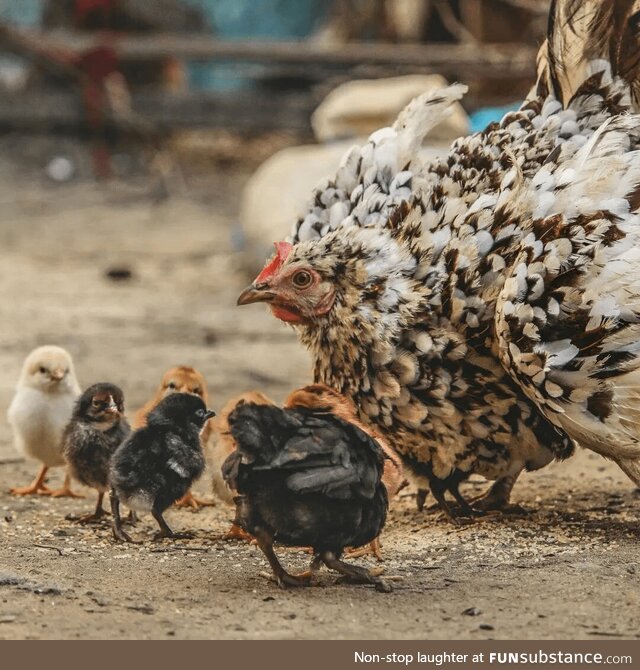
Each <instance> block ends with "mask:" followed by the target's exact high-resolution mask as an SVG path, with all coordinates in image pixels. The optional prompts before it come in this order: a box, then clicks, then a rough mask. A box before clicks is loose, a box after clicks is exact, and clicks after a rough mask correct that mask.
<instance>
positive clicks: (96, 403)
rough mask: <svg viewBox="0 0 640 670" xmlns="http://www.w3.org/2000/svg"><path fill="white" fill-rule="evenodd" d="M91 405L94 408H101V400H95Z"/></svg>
mask: <svg viewBox="0 0 640 670" xmlns="http://www.w3.org/2000/svg"><path fill="white" fill-rule="evenodd" d="M91 404H92V405H93V406H94V407H100V401H99V400H96V399H95V398H94V399H93V400H92V401H91Z"/></svg>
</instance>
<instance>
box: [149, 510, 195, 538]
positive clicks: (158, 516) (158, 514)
mask: <svg viewBox="0 0 640 670" xmlns="http://www.w3.org/2000/svg"><path fill="white" fill-rule="evenodd" d="M151 514H152V515H153V518H154V519H155V520H156V521H157V522H158V526H160V530H159V531H158V532H157V533H156V534H155V535H154V538H153V539H154V540H162V539H163V538H165V537H167V538H170V539H172V540H187V539H190V538H192V537H193V533H189V532H186V533H174V532H173V531H172V530H171V528H169V524H168V523H167V522H166V521H165V520H164V517H163V516H162V511H161V510H160V509H159V508H158V507H156V506H155V505H154V506H153V508H152V509H151Z"/></svg>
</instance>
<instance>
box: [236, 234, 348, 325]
mask: <svg viewBox="0 0 640 670" xmlns="http://www.w3.org/2000/svg"><path fill="white" fill-rule="evenodd" d="M275 247H276V253H275V255H274V256H273V258H272V259H271V260H270V261H269V262H268V263H267V264H266V265H265V267H264V269H263V270H262V272H261V273H260V274H259V275H258V276H257V277H256V279H255V280H254V282H253V283H252V284H251V286H249V287H248V288H246V289H245V290H244V291H243V292H242V293H241V294H240V297H239V298H238V305H248V304H249V303H252V302H268V303H269V306H270V307H271V311H272V312H273V315H274V316H275V317H276V318H278V319H281V320H282V321H286V322H288V323H302V322H307V321H312V320H315V319H317V318H319V317H322V316H324V315H326V314H327V313H328V312H329V311H330V310H331V308H332V307H333V304H334V302H335V298H336V286H335V282H334V281H333V280H334V277H333V272H332V263H331V260H330V259H329V258H325V259H324V262H322V259H320V258H317V257H314V256H312V257H305V255H303V254H296V248H294V247H293V246H292V245H291V244H289V243H288V242H276V244H275Z"/></svg>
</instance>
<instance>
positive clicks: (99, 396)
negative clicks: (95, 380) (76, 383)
mask: <svg viewBox="0 0 640 670" xmlns="http://www.w3.org/2000/svg"><path fill="white" fill-rule="evenodd" d="M130 432H131V428H130V427H129V424H128V422H127V419H126V418H125V416H124V395H123V393H122V390H121V389H120V388H119V387H118V386H115V385H114V384H107V383H99V384H94V385H93V386H90V387H89V388H88V389H87V390H86V391H85V392H84V393H83V394H82V395H81V396H80V398H79V399H78V401H77V403H76V405H75V408H74V410H73V414H72V416H71V420H70V421H69V423H68V424H67V426H66V428H65V430H64V433H63V435H62V453H63V456H64V459H65V461H66V462H67V464H68V467H69V471H70V473H71V475H72V477H74V478H75V479H77V480H78V481H79V482H80V483H81V484H84V485H85V486H90V487H91V488H94V489H95V490H96V491H97V492H98V502H97V504H96V509H95V511H94V512H93V513H91V514H87V515H85V516H83V517H80V518H79V519H78V520H77V521H78V522H79V523H90V522H92V521H97V520H98V519H100V518H101V517H102V516H104V514H105V511H104V509H103V507H102V500H103V498H104V494H105V493H106V492H107V491H108V490H109V462H110V460H111V456H112V455H113V453H114V452H115V450H116V448H117V447H118V446H119V445H120V443H121V442H122V441H123V440H124V439H125V438H126V437H127V436H128V435H129V433H130Z"/></svg>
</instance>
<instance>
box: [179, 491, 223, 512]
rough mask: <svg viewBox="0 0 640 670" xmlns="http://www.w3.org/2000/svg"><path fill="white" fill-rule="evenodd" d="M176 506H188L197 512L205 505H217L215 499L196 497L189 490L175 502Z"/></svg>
mask: <svg viewBox="0 0 640 670" xmlns="http://www.w3.org/2000/svg"><path fill="white" fill-rule="evenodd" d="M174 504H175V506H176V507H187V508H188V509H192V510H193V511H194V512H197V511H198V510H200V509H201V508H203V507H215V505H216V504H215V502H214V501H213V500H202V499H201V498H196V497H195V496H194V495H193V493H192V492H191V491H187V492H186V493H185V494H184V495H183V496H182V498H180V500H176V502H175V503H174Z"/></svg>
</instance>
